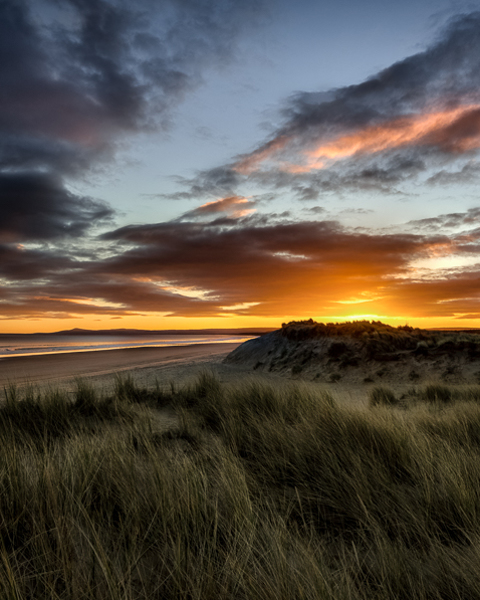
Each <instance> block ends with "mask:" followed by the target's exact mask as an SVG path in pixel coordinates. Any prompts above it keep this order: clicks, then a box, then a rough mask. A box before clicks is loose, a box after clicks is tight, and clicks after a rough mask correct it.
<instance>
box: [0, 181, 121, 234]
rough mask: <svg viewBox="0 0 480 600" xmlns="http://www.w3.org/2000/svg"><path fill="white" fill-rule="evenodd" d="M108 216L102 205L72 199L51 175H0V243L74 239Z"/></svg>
mask: <svg viewBox="0 0 480 600" xmlns="http://www.w3.org/2000/svg"><path fill="white" fill-rule="evenodd" d="M112 214H113V213H112V210H111V209H110V208H109V207H108V206H107V205H106V204H104V203H102V202H99V201H94V200H91V199H90V198H82V197H78V196H76V195H75V194H73V193H71V192H69V191H68V190H67V189H66V188H65V187H64V186H63V185H62V183H61V182H60V181H59V180H58V179H56V178H55V177H53V176H50V175H46V174H35V173H25V174H22V173H11V174H3V175H2V174H0V215H1V219H0V241H3V242H12V241H17V242H18V241H39V240H54V239H58V238H62V237H66V236H73V237H78V236H80V235H82V234H84V233H85V232H86V230H87V229H89V228H90V227H92V225H95V224H98V223H99V222H105V221H106V220H108V219H109V218H111V217H112Z"/></svg>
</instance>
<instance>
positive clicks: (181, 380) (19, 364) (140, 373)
mask: <svg viewBox="0 0 480 600" xmlns="http://www.w3.org/2000/svg"><path fill="white" fill-rule="evenodd" d="M239 345H240V344H238V343H232V344H225V343H222V344H218V343H217V344H215V343H213V344H194V345H190V346H172V347H161V348H129V349H123V350H100V351H95V352H72V353H65V354H45V355H40V356H14V357H7V358H2V359H0V391H1V390H3V388H4V387H8V386H9V385H11V384H15V385H16V386H17V387H18V388H23V387H25V386H28V385H34V386H35V387H37V388H40V389H46V388H58V389H62V390H71V391H73V390H74V389H75V380H76V379H77V378H80V379H85V380H87V381H88V382H89V383H91V384H92V385H93V386H94V387H95V388H96V389H97V390H98V391H99V392H103V393H111V392H112V391H113V389H114V386H115V376H116V375H117V374H119V375H125V376H126V375H129V376H132V377H133V379H134V380H135V382H136V384H137V385H138V386H139V387H146V388H153V387H155V386H156V385H157V383H158V384H160V385H161V386H162V387H164V388H165V389H167V388H169V387H170V384H171V383H172V382H174V383H175V385H176V386H182V385H184V384H186V383H189V382H191V381H193V380H194V379H195V377H196V376H197V375H198V374H199V373H200V372H201V371H202V370H205V369H207V370H210V371H213V372H214V373H215V374H216V375H217V377H218V378H219V379H220V381H222V382H224V383H232V382H236V381H243V382H245V381H247V380H263V381H266V382H270V383H272V384H274V385H285V384H286V383H287V382H288V381H291V380H292V379H297V378H296V377H295V378H292V377H287V376H285V374H283V375H281V374H278V373H266V372H259V371H255V370H253V369H252V368H250V367H247V366H244V365H235V364H225V363H223V359H224V358H225V357H226V356H227V354H229V353H230V352H232V350H234V349H235V348H237V347H238V346H239ZM301 383H302V385H306V386H313V387H314V388H316V389H317V390H318V389H323V390H324V391H326V392H328V393H330V394H332V396H333V397H334V398H335V399H336V400H337V401H340V402H341V403H347V404H350V405H357V406H365V405H366V404H367V396H368V392H369V390H370V388H371V386H359V385H342V384H338V383H336V384H328V383H321V382H315V383H313V382H311V381H302V382H301ZM1 396H2V394H1V393H0V397H1Z"/></svg>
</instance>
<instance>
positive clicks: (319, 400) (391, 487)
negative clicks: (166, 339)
mask: <svg viewBox="0 0 480 600" xmlns="http://www.w3.org/2000/svg"><path fill="white" fill-rule="evenodd" d="M312 390H313V388H307V387H299V386H296V385H293V384H292V385H290V384H288V385H287V384H285V386H283V387H282V388H273V387H269V386H266V385H260V384H258V383H250V384H249V383H244V384H243V385H241V386H236V387H227V386H224V385H221V384H220V383H219V382H218V381H217V380H216V379H215V377H214V376H212V375H210V374H208V373H204V374H203V375H202V376H201V377H200V378H199V379H198V380H197V382H196V383H195V384H193V385H191V386H189V387H187V388H183V389H177V388H176V387H175V386H172V388H171V391H170V392H168V393H167V392H164V391H163V390H162V389H161V387H160V386H158V387H157V390H154V391H147V390H141V389H139V388H137V386H136V385H135V383H134V382H133V380H118V382H117V388H116V392H115V394H114V395H113V396H111V397H101V396H99V395H98V394H97V393H96V392H95V390H93V389H92V388H90V387H89V386H88V385H86V384H85V383H82V382H79V383H78V384H77V390H76V392H75V394H74V396H73V398H72V397H69V396H66V395H63V394H61V393H59V392H54V391H51V392H49V393H47V394H43V395H42V394H40V393H38V392H35V390H34V389H33V388H32V389H31V390H29V391H27V392H26V393H24V394H20V392H19V391H18V390H15V389H14V388H11V389H10V390H6V398H5V401H4V402H3V404H2V405H1V406H0V490H1V492H2V493H1V494H0V598H15V599H18V600H20V599H22V600H23V599H33V598H35V599H43V598H45V599H46V598H49V599H70V598H71V599H75V600H76V599H78V600H80V599H85V598H88V599H97V598H98V599H102V600H103V599H115V600H136V599H140V598H144V599H147V598H148V599H155V598H159V599H160V598H161V599H170V598H175V599H185V600H186V599H189V600H191V599H204V598H205V599H210V598H219V599H227V598H228V599H230V598H241V599H250V598H251V599H253V600H257V599H258V600H260V599H261V600H264V599H266V600H270V599H271V600H274V599H275V600H277V599H279V598H282V599H283V598H286V599H287V598H305V599H312V600H313V599H322V600H323V599H331V600H356V599H359V600H367V599H368V600H370V599H373V600H386V599H389V600H390V599H393V598H395V599H400V600H402V599H407V598H408V599H409V600H411V599H415V600H427V599H428V600H430V599H439V600H442V599H444V600H454V599H462V600H463V599H465V598H469V599H473V600H475V599H476V598H480V572H479V570H478V564H479V559H480V496H479V494H478V489H480V460H479V459H480V434H479V433H478V432H479V431H480V404H477V402H469V403H466V402H456V401H455V397H454V399H453V400H451V401H450V402H449V403H448V404H447V405H445V404H441V403H438V402H434V403H433V404H424V405H420V404H417V405H416V406H414V407H413V408H411V409H410V410H401V411H400V410H397V409H395V410H392V409H391V408H389V407H388V406H384V405H377V406H375V407H373V408H372V409H371V410H364V411H361V410H353V409H350V410H347V409H344V408H341V407H339V406H337V405H336V404H335V402H334V401H333V399H332V398H331V397H330V396H328V395H326V394H318V393H315V392H314V391H312ZM454 396H455V395H454ZM472 399H473V396H472ZM166 404H170V405H171V406H173V407H174V408H175V410H176V413H177V417H178V424H177V426H176V427H175V428H174V429H171V428H170V429H168V428H166V427H163V426H162V422H161V413H159V412H158V410H159V407H160V408H161V407H162V406H164V405H166ZM381 404H382V403H381ZM383 404H384V403H383Z"/></svg>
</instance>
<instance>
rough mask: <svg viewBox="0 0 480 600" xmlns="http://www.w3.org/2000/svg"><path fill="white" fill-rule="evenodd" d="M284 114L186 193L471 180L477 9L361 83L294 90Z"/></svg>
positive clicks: (479, 131) (302, 195)
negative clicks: (270, 131)
mask: <svg viewBox="0 0 480 600" xmlns="http://www.w3.org/2000/svg"><path fill="white" fill-rule="evenodd" d="M281 116H282V119H283V124H282V125H281V126H280V127H279V128H278V129H277V131H276V132H275V133H274V135H273V136H272V137H271V138H270V139H268V140H267V141H265V142H264V143H262V144H260V145H258V147H257V148H256V149H254V150H253V151H252V152H249V153H248V154H243V155H240V156H238V157H236V158H235V159H234V160H233V161H232V162H230V163H228V164H225V165H223V166H219V167H216V168H215V169H211V170H208V171H204V172H202V173H199V174H198V175H197V176H196V177H195V178H194V179H193V180H191V181H184V182H183V183H184V184H185V185H186V186H187V188H190V189H189V190H188V189H187V190H186V191H185V192H183V194H184V196H183V197H197V198H198V197H200V195H203V196H208V195H209V194H215V195H221V196H228V195H235V194H239V193H240V191H239V190H240V189H241V186H242V185H243V184H245V183H249V184H251V183H253V184H256V185H259V186H263V187H265V188H269V189H276V190H281V189H289V190H291V191H292V192H294V193H295V194H296V195H297V197H298V198H299V199H300V200H317V199H318V197H319V195H323V194H328V193H333V192H335V193H338V192H341V191H346V192H352V191H354V192H356V191H368V192H379V193H382V194H386V193H389V194H392V193H393V194H399V193H404V190H405V184H406V183H408V182H409V181H413V182H421V181H422V176H423V177H425V176H426V178H427V183H428V184H435V183H442V184H445V183H449V184H451V183H455V184H456V183H462V182H469V181H472V180H474V178H475V177H476V171H477V164H476V162H475V160H474V159H475V157H476V156H477V154H478V151H479V150H480V12H472V13H470V14H466V15H465V14H464V15H460V16H458V17H456V18H455V19H452V20H451V21H450V22H449V23H448V25H447V26H446V27H445V28H444V29H443V31H442V32H441V33H440V34H439V36H438V37H437V39H436V40H435V41H434V42H433V43H432V44H431V45H430V46H429V47H428V48H427V49H426V50H424V51H422V52H419V53H417V54H415V55H412V56H410V57H408V58H406V59H404V60H402V61H399V62H397V63H395V64H393V65H392V66H390V67H389V68H387V69H384V70H383V71H381V72H379V73H378V74H376V75H375V76H373V77H371V78H370V79H368V80H366V81H364V82H362V83H360V84H357V85H350V86H346V87H342V88H338V89H334V90H330V91H328V92H321V93H307V92H300V93H297V94H295V95H294V96H292V97H291V98H290V99H289V101H288V104H287V105H286V106H285V107H284V109H283V110H282V111H281ZM179 193H182V192H179Z"/></svg>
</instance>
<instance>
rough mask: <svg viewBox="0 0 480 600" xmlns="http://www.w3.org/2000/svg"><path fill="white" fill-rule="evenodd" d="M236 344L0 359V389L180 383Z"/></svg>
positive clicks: (215, 361)
mask: <svg viewBox="0 0 480 600" xmlns="http://www.w3.org/2000/svg"><path fill="white" fill-rule="evenodd" d="M237 346H238V344H236V343H232V344H195V345H191V346H172V347H162V348H129V349H126V350H101V351H95V352H72V353H65V354H44V355H40V356H14V357H7V358H3V359H0V388H3V387H4V386H8V385H9V384H15V385H17V386H20V387H23V386H25V385H30V384H33V385H40V386H53V387H61V388H65V387H70V386H71V385H72V383H74V381H75V379H76V378H84V379H88V380H89V381H91V382H92V383H93V384H94V385H95V386H100V387H102V388H104V389H109V388H110V387H111V386H112V385H113V381H114V375H115V374H117V373H119V374H127V373H128V374H132V375H133V376H134V378H135V380H136V381H137V382H138V383H139V384H140V385H147V386H148V385H154V384H155V381H156V380H158V381H160V382H161V383H169V382H170V381H171V380H173V379H175V380H176V381H177V380H178V379H180V380H184V379H185V378H186V377H188V376H194V374H195V373H196V372H197V371H198V370H200V369H202V368H205V366H207V365H215V364H220V363H221V361H222V360H223V358H224V357H225V356H226V355H227V354H228V353H229V352H231V351H232V350H233V349H234V348H236V347H237Z"/></svg>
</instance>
